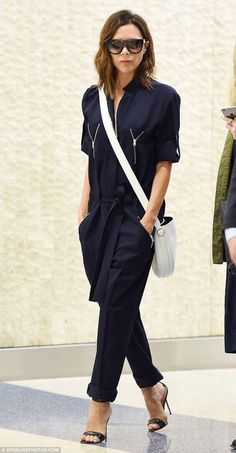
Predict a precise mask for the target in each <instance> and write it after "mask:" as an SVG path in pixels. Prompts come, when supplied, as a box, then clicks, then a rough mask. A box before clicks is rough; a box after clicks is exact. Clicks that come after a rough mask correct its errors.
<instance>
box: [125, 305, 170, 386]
mask: <svg viewBox="0 0 236 453" xmlns="http://www.w3.org/2000/svg"><path fill="white" fill-rule="evenodd" d="M127 359H128V362H129V364H130V368H131V369H132V372H133V376H134V379H135V381H136V383H137V385H138V386H139V387H152V386H153V385H155V384H156V383H157V382H158V381H160V380H161V379H163V376H162V374H161V373H160V372H159V371H158V369H157V368H156V367H155V366H154V365H153V363H152V357H151V352H150V347H149V343H148V340H147V336H146V332H145V330H144V327H143V323H142V320H141V317H140V312H139V311H138V313H137V316H136V319H135V323H134V327H133V332H132V335H131V338H130V342H129V346H128V352H127Z"/></svg>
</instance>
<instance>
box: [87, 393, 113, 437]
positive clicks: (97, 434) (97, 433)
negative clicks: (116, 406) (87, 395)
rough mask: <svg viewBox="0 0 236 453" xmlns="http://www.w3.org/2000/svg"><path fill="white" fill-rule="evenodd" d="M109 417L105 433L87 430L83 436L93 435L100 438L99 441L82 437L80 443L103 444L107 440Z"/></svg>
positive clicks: (99, 401) (101, 401) (100, 401)
mask: <svg viewBox="0 0 236 453" xmlns="http://www.w3.org/2000/svg"><path fill="white" fill-rule="evenodd" d="M92 400H93V401H96V402H97V403H107V402H108V401H103V400H97V399H95V398H92ZM109 419H110V417H109V418H108V419H107V422H106V432H105V434H103V433H100V432H98V431H85V432H84V433H83V434H82V436H93V437H97V438H98V439H99V440H98V442H94V441H93V440H92V441H90V440H86V439H81V440H80V443H81V444H94V445H96V444H101V443H102V442H104V443H105V442H106V440H107V424H108V422H109Z"/></svg>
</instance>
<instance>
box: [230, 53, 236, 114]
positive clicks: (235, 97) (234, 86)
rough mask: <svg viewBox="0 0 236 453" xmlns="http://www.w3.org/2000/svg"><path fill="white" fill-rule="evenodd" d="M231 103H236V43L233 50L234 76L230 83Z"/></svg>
mask: <svg viewBox="0 0 236 453" xmlns="http://www.w3.org/2000/svg"><path fill="white" fill-rule="evenodd" d="M229 96H230V103H231V104H232V105H236V44H235V46H234V52H233V77H232V80H231V85H230V93H229Z"/></svg>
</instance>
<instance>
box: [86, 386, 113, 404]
mask: <svg viewBox="0 0 236 453" xmlns="http://www.w3.org/2000/svg"><path fill="white" fill-rule="evenodd" d="M87 394H88V395H89V396H90V397H91V398H93V399H95V400H102V401H109V402H112V401H114V400H115V399H116V396H117V390H104V389H101V388H100V387H96V386H95V385H93V384H91V383H90V384H89V385H88V388H87Z"/></svg>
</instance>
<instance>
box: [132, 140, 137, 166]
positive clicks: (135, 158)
mask: <svg viewBox="0 0 236 453" xmlns="http://www.w3.org/2000/svg"><path fill="white" fill-rule="evenodd" d="M133 147H134V165H136V161H137V156H136V139H135V138H134V140H133Z"/></svg>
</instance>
